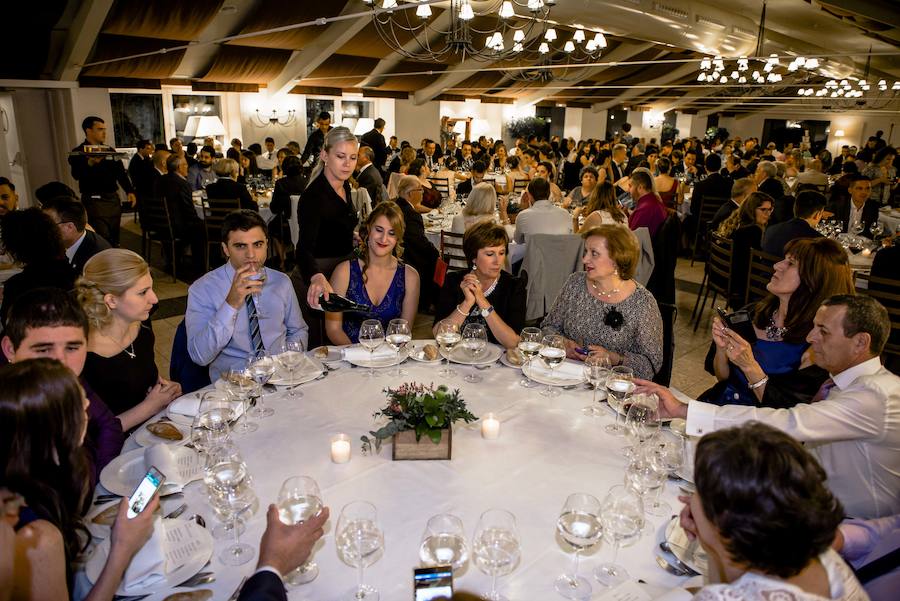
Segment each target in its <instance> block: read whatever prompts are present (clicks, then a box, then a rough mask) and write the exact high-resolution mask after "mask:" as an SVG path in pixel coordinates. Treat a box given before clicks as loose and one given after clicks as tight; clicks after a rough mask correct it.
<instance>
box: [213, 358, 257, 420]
mask: <svg viewBox="0 0 900 601" xmlns="http://www.w3.org/2000/svg"><path fill="white" fill-rule="evenodd" d="M222 381H223V382H225V392H227V393H228V394H229V395H230V396H231V398H232V399H234V400H235V401H238V402H240V403H241V407H242V408H243V415H242V416H241V419H240V420H238V423H237V424H235V426H234V429H233V430H232V431H233V432H234V433H236V434H239V435H240V434H250V433H251V432H256V431H257V430H258V429H259V424H257V423H256V422H254V421H252V419H251V415H250V393H252V392H253V389H254V388H255V386H256V383H255V382H254V381H253V378H251V377H250V374H248V373H247V372H245V371H244V370H243V369H229V370H228V371H226V372H223V373H222Z"/></svg>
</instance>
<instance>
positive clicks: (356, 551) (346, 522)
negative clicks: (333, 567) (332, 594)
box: [335, 501, 384, 601]
mask: <svg viewBox="0 0 900 601" xmlns="http://www.w3.org/2000/svg"><path fill="white" fill-rule="evenodd" d="M335 543H336V546H337V553H338V557H340V559H341V561H343V562H344V563H345V564H347V565H348V566H350V567H352V568H356V569H357V580H356V587H355V588H354V589H353V590H351V591H349V592H348V593H346V594H345V595H343V596H342V597H341V599H343V600H346V601H357V600H359V599H367V600H369V601H377V600H378V598H379V595H378V590H376V589H375V588H374V587H371V586H369V585H367V584H365V583H364V580H365V569H366V567H368V566H370V565H372V564H373V563H375V562H376V561H378V560H379V559H380V558H381V554H382V552H383V549H384V535H383V534H382V533H381V529H380V528H379V527H378V512H377V511H376V509H375V506H374V505H372V504H371V503H368V502H366V501H353V502H352V503H348V504H347V505H344V508H343V509H342V510H341V516H340V517H339V518H338V525H337V538H336V540H335Z"/></svg>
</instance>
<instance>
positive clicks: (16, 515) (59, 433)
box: [0, 359, 159, 601]
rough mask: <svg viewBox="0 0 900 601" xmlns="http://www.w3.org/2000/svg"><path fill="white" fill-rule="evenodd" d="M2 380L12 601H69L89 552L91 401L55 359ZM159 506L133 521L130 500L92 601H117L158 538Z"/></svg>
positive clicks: (14, 369) (1, 494)
mask: <svg viewBox="0 0 900 601" xmlns="http://www.w3.org/2000/svg"><path fill="white" fill-rule="evenodd" d="M0 381H2V382H3V386H0V502H2V506H4V507H5V508H6V511H5V512H4V515H3V516H2V519H3V520H4V521H6V522H7V523H8V524H10V525H12V526H13V529H14V531H15V546H14V553H15V557H16V565H15V570H14V576H13V582H12V598H13V599H16V600H20V599H23V600H34V601H38V600H45V599H54V600H57V599H58V600H66V599H69V598H70V596H71V592H72V586H73V580H72V572H73V568H72V566H73V563H74V561H75V559H76V557H77V555H78V554H79V552H80V551H81V540H82V539H81V537H80V536H79V531H83V530H84V527H83V526H82V525H81V522H80V516H81V515H82V514H84V513H85V512H86V511H87V509H88V508H89V507H90V499H89V498H88V493H87V490H88V485H89V482H88V478H89V477H88V472H87V466H86V463H85V457H84V448H83V446H82V443H83V442H84V436H85V433H86V431H87V407H88V400H87V398H86V397H85V395H84V390H83V389H82V388H81V385H80V384H79V383H78V378H77V377H76V376H75V375H74V374H73V373H72V372H71V371H70V370H69V368H67V367H66V366H65V365H63V364H62V363H59V362H58V361H55V360H53V359H29V360H26V361H21V362H18V363H12V364H9V365H6V366H4V367H2V368H0ZM158 506H159V500H158V498H157V497H156V496H154V497H153V498H152V499H151V500H150V502H149V503H148V504H147V505H146V507H145V508H144V510H143V511H142V512H141V513H139V514H138V515H137V516H136V517H134V518H133V519H129V518H128V517H127V512H128V499H122V501H121V502H120V503H119V508H118V513H117V517H116V521H115V523H114V524H113V527H112V535H111V537H110V541H111V545H110V551H109V556H108V557H107V560H106V565H105V566H104V567H103V571H102V572H101V573H100V577H99V578H98V579H97V582H95V583H94V587H93V588H92V589H91V591H90V592H89V593H88V595H87V597H85V599H86V600H87V601H100V600H109V599H112V598H113V596H114V595H115V592H116V589H118V587H119V584H120V583H121V581H122V578H123V576H124V574H125V570H126V568H127V567H128V565H129V563H130V562H131V558H132V557H133V556H134V554H135V553H137V551H138V550H139V549H140V548H141V547H142V546H143V545H144V543H145V542H146V541H147V540H148V539H149V538H150V535H151V534H152V532H153V512H154V511H155V510H156V508H157V507H158ZM6 552H8V551H7V550H6V549H4V553H6Z"/></svg>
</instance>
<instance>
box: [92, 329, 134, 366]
mask: <svg viewBox="0 0 900 601" xmlns="http://www.w3.org/2000/svg"><path fill="white" fill-rule="evenodd" d="M100 335H101V336H103V337H104V338H106V339H107V340H109V341H111V342H114V343H115V344H116V345H117V346H118V345H119V344H121V343H120V342H119V341H118V340H116V339H115V338H113V337H112V336H109V335H107V334H104V333H103V332H100ZM119 352H120V353H125V354H126V355H128V356H129V357H130V358H132V359H134V358H135V357H137V353H135V352H134V340H132V341H131V344H129V345H128V346H127V347H125V346H123V347H122V348H121V349H120V350H119Z"/></svg>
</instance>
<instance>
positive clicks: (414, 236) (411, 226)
mask: <svg viewBox="0 0 900 601" xmlns="http://www.w3.org/2000/svg"><path fill="white" fill-rule="evenodd" d="M421 188H422V184H421V183H420V182H419V181H418V178H417V177H415V176H412V175H405V176H403V177H402V178H401V179H400V182H399V183H398V184H397V196H398V197H397V204H398V205H400V210H401V211H402V212H403V221H404V224H405V227H404V229H403V260H404V261H405V262H407V263H409V264H410V265H412V266H413V267H415V268H416V271H418V272H419V278H420V280H421V282H422V287H421V290H420V292H419V308H420V309H422V310H427V309H428V307H429V306H430V305H431V304H432V303H433V302H434V301H436V300H437V286H436V285H435V284H434V267H435V265H436V264H437V260H438V251H437V249H436V248H435V247H434V245H433V244H432V243H431V242H430V241H429V240H428V238H427V237H426V236H425V221H424V220H423V219H422V215H421V214H420V213H419V212H418V211H416V209H415V207H413V206H412V204H410V202H409V201H408V200H407V198H408V197H410V196H411V195H413V194H417V195H418V196H417V200H418V202H421V201H422V192H421ZM414 190H415V191H414Z"/></svg>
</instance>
